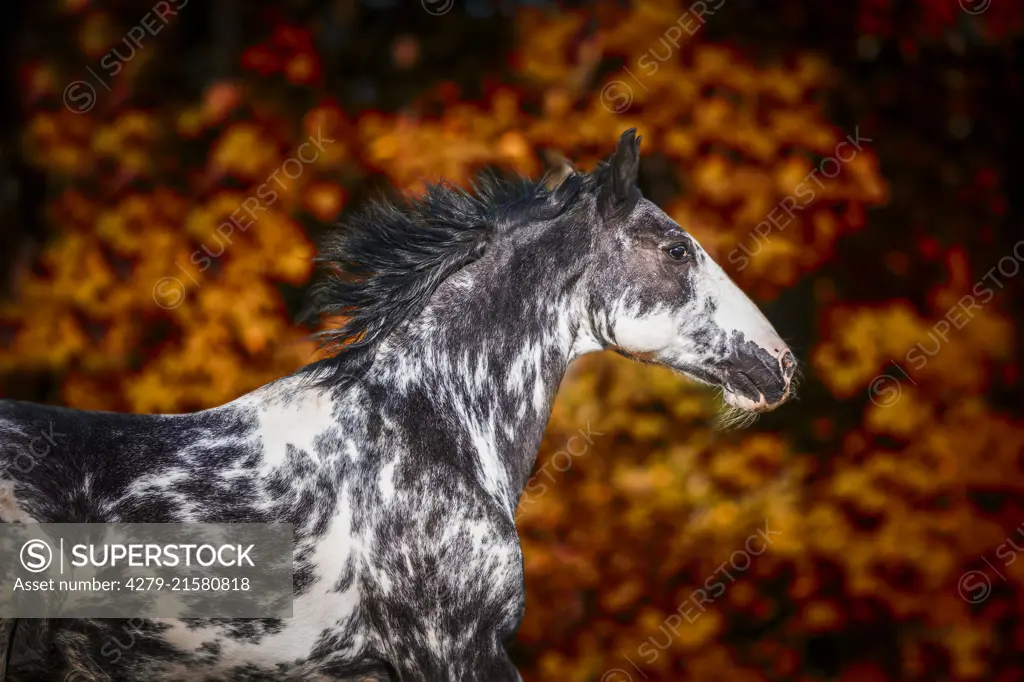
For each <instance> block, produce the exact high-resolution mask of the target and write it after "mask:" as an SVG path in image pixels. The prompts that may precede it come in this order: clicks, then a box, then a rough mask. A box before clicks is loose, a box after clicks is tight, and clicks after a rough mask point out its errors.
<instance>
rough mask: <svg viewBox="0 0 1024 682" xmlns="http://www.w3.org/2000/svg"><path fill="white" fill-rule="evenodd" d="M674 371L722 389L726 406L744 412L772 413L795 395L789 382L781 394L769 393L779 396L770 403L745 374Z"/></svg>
mask: <svg viewBox="0 0 1024 682" xmlns="http://www.w3.org/2000/svg"><path fill="white" fill-rule="evenodd" d="M673 369H674V370H675V371H677V372H679V373H680V374H683V375H685V376H687V377H689V378H690V379H694V380H695V381H698V382H700V383H702V384H707V385H709V386H714V387H715V388H719V389H721V391H722V399H723V400H724V401H725V404H726V405H728V406H729V407H733V408H736V409H738V410H742V411H744V412H771V411H772V410H774V409H775V408H777V407H779V406H780V405H782V404H783V403H785V402H786V401H787V400H789V399H790V397H792V394H793V388H792V385H791V384H790V382H789V381H788V380H787V381H786V385H785V388H784V389H783V390H782V391H781V392H777V391H768V392H769V393H772V394H774V395H778V396H779V397H778V399H777V400H774V401H769V399H768V397H767V396H766V395H765V391H763V390H761V388H760V387H759V386H758V384H757V382H755V381H754V380H753V379H752V378H751V377H750V376H749V375H748V374H745V373H743V372H733V373H731V374H729V375H728V376H727V375H726V374H725V372H716V371H714V370H709V369H706V368H703V367H695V366H692V365H688V366H684V367H673Z"/></svg>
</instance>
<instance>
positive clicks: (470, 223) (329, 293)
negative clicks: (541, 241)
mask: <svg viewBox="0 0 1024 682" xmlns="http://www.w3.org/2000/svg"><path fill="white" fill-rule="evenodd" d="M603 176H604V169H603V168H599V169H598V170H597V171H595V172H594V173H590V174H586V173H571V174H570V175H568V176H567V177H566V178H565V179H564V180H563V181H562V182H561V183H560V184H559V185H558V186H557V187H555V188H553V189H550V188H548V187H547V186H546V184H545V178H542V179H540V180H531V179H528V178H523V177H509V176H503V175H499V174H496V173H483V174H480V175H478V176H477V177H476V178H475V180H474V181H473V182H472V183H471V185H470V189H468V190H467V189H463V188H461V187H456V186H452V185H449V184H447V183H445V182H441V183H437V184H431V185H428V186H427V189H426V192H425V193H424V194H423V195H422V196H419V197H409V196H400V197H396V198H394V199H391V200H381V201H375V202H372V203H371V204H369V206H367V207H366V208H364V209H362V210H361V211H359V212H358V213H356V214H354V215H353V216H352V217H350V218H348V219H347V220H345V221H343V222H342V224H340V225H339V226H338V227H337V228H335V229H334V230H332V231H331V232H330V233H329V234H328V235H327V236H326V237H325V238H324V240H323V243H322V244H321V247H320V250H319V252H320V255H319V256H318V257H317V258H316V263H317V264H318V267H319V269H320V270H321V271H322V275H321V278H320V280H319V281H318V282H317V283H316V284H314V285H313V287H312V289H311V292H310V295H311V299H312V305H311V309H310V311H309V312H308V313H307V314H306V315H305V319H307V320H309V319H315V318H321V317H332V316H339V317H343V318H345V320H344V322H343V323H342V324H341V325H340V326H337V327H334V328H331V329H327V330H324V331H321V332H319V333H318V334H317V335H316V336H317V338H319V339H320V340H321V342H322V347H326V348H328V349H329V350H330V351H331V352H332V355H333V356H332V357H330V358H327V359H326V360H322V361H320V362H317V363H314V364H312V365H309V366H308V367H307V368H305V371H306V374H307V376H308V377H310V378H311V379H312V381H313V382H314V383H315V384H317V385H321V386H327V385H330V386H337V385H338V384H340V383H341V384H343V383H346V382H345V379H346V378H352V377H355V376H359V375H361V374H362V373H363V372H365V371H367V370H368V369H369V364H370V362H371V358H372V357H373V351H374V349H375V347H376V346H377V344H379V342H381V341H382V340H383V339H385V338H386V337H387V336H389V335H390V334H391V333H392V332H393V331H394V330H395V329H396V328H398V327H399V326H400V325H401V324H403V323H404V322H406V321H408V320H410V319H413V318H415V317H416V316H417V315H418V314H419V313H420V312H421V311H422V310H423V308H424V307H425V306H426V305H427V302H428V301H429V300H430V297H431V295H432V294H433V293H434V291H435V290H436V289H437V287H438V286H440V284H441V283H442V282H444V281H445V280H446V279H447V278H448V277H450V276H451V275H453V274H454V273H455V272H457V271H458V270H460V269H461V268H463V267H465V266H467V265H469V264H470V263H472V262H474V261H476V260H478V259H479V258H480V257H481V256H483V254H484V253H485V251H486V249H487V245H488V243H489V242H490V240H491V238H492V237H493V236H494V235H496V234H499V233H501V232H502V231H504V230H508V229H512V228H514V227H515V226H516V225H520V224H523V223H525V222H535V221H544V220H551V219H553V218H556V217H558V216H559V215H561V214H562V213H563V212H564V211H565V210H566V209H567V208H568V207H569V206H570V205H571V204H572V203H573V202H574V201H575V200H576V199H577V198H578V197H579V195H580V193H581V192H582V191H586V190H590V189H592V188H593V187H595V185H596V184H597V183H599V182H600V178H601V177H603Z"/></svg>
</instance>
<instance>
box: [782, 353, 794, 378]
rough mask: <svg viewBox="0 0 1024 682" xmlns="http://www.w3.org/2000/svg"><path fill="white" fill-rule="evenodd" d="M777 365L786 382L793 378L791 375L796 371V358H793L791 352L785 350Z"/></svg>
mask: <svg viewBox="0 0 1024 682" xmlns="http://www.w3.org/2000/svg"><path fill="white" fill-rule="evenodd" d="M779 365H781V366H782V375H783V376H784V377H786V381H789V380H790V379H792V378H793V373H794V372H795V371H796V358H795V357H793V352H792V351H791V350H788V349H787V350H786V352H785V353H783V354H782V356H781V357H780V358H779Z"/></svg>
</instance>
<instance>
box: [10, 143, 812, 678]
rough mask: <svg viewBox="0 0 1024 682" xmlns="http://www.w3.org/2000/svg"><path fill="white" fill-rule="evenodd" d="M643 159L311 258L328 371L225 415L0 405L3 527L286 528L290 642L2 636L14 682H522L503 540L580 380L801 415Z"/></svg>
mask: <svg viewBox="0 0 1024 682" xmlns="http://www.w3.org/2000/svg"><path fill="white" fill-rule="evenodd" d="M638 149H639V139H637V138H635V135H634V133H633V131H627V133H626V134H624V135H623V137H622V139H621V140H620V142H619V146H618V148H617V150H616V152H615V154H614V155H613V157H612V159H611V161H610V162H609V163H608V164H603V165H601V166H600V167H599V168H598V169H597V170H596V171H594V172H593V173H590V174H583V173H572V174H570V175H569V176H568V177H567V178H566V179H565V180H563V181H562V182H561V184H560V185H559V186H558V187H557V188H555V189H552V190H548V189H545V188H544V185H543V184H542V183H534V182H528V181H504V180H493V179H492V180H483V181H481V185H480V186H478V187H476V188H475V189H474V191H473V192H466V191H462V190H457V189H453V188H449V187H445V186H438V187H435V188H433V189H432V190H431V191H430V192H428V194H427V196H426V197H424V198H422V199H418V200H415V201H407V202H396V203H393V204H379V205H374V206H373V207H371V208H370V210H368V211H366V212H364V213H363V214H362V215H360V216H358V217H356V218H355V219H354V220H352V221H351V222H350V224H348V225H346V226H345V227H343V228H340V229H339V230H338V231H337V233H336V235H335V236H334V237H332V240H333V241H330V242H329V243H328V244H327V245H326V247H325V249H324V250H323V251H322V258H321V260H323V261H324V263H325V265H326V269H327V277H326V278H325V280H324V281H323V283H322V284H321V285H319V286H318V288H317V289H316V290H315V292H314V293H315V296H316V299H317V300H318V301H319V309H320V312H323V313H331V314H339V313H340V314H344V315H347V316H349V317H348V321H347V323H346V324H345V326H343V327H342V328H340V329H337V330H334V331H333V332H331V333H330V334H329V337H330V338H329V339H328V340H334V341H338V342H340V344H339V353H338V355H337V357H335V358H333V359H331V360H327V361H324V362H322V363H319V364H316V365H312V366H310V367H307V368H305V369H304V370H302V371H300V372H298V373H296V374H295V375H293V376H289V377H285V378H283V379H280V380H279V381H276V382H274V383H271V384H268V385H266V386H264V387H262V388H260V389H258V390H256V391H254V392H252V393H250V394H248V395H245V396H242V397H241V398H239V399H237V400H235V401H233V402H231V403H229V404H227V405H224V406H221V407H217V408H214V409H210V410H205V411H203V412H198V413H194V414H182V415H132V414H113V413H95V412H81V411H76V410H70V409H63V408H57V407H45V406H41V405H34V404H28V403H19V402H10V401H3V402H0V445H2V447H0V521H4V522H20V523H35V522H177V521H197V522H199V521H201V522H290V523H293V524H294V525H295V529H296V530H295V548H294V570H295V594H294V596H295V601H294V617H293V618H292V619H288V620H220V621H215V620H206V621H184V620H146V621H142V620H139V621H134V622H131V623H125V622H109V621H97V620H75V621H44V620H21V621H18V623H17V626H16V627H14V628H12V627H11V626H12V623H11V622H10V621H7V622H5V623H4V624H3V625H0V637H2V636H3V634H4V632H5V629H6V633H7V634H8V635H9V634H10V632H11V630H12V629H13V636H12V637H11V638H10V639H11V641H10V643H9V649H8V652H9V658H10V660H9V661H8V680H10V682H21V681H25V680H39V679H48V680H58V679H61V678H62V676H65V675H67V676H68V677H67V678H66V679H67V680H68V682H71V680H76V681H79V682H87V681H91V680H108V679H113V680H145V681H146V682H162V681H165V680H196V681H197V682H198V681H201V680H205V681H209V682H213V681H215V680H224V681H229V680H230V681H236V680H237V681H244V680H249V681H255V680H268V681H269V680H274V681H276V680H284V679H288V680H361V679H380V680H403V681H404V680H485V681H489V682H490V681H493V682H500V681H502V680H508V681H512V680H517V679H519V675H518V673H517V671H516V669H515V668H514V666H513V665H512V663H511V662H510V661H509V659H508V657H507V655H506V653H505V644H506V643H507V642H508V641H509V640H510V639H511V638H512V637H513V636H514V635H515V632H516V628H517V626H518V624H519V622H520V620H521V618H522V616H523V608H524V597H525V595H524V587H523V560H522V553H521V550H520V547H519V540H518V537H517V534H516V528H515V524H514V515H515V510H516V506H517V503H518V500H519V496H520V494H521V492H522V490H523V487H524V486H525V484H526V482H527V479H528V477H529V475H530V472H531V468H532V467H533V464H534V458H535V456H536V452H537V449H538V447H539V445H540V442H541V438H542V436H543V434H544V429H545V425H546V423H547V421H548V416H549V412H550V410H551V406H552V402H553V400H554V397H555V393H556V391H557V389H558V385H559V382H560V380H561V378H562V376H563V374H564V372H565V370H566V368H567V366H568V365H569V363H570V362H572V360H573V359H574V358H577V357H579V356H580V355H582V354H584V353H588V352H591V351H597V350H601V349H606V348H610V349H615V350H618V351H620V352H623V353H627V354H630V355H636V356H642V357H643V358H644V359H645V360H648V361H654V362H658V363H661V364H665V365H667V366H670V367H672V368H675V369H677V370H679V371H682V372H685V373H686V374H688V375H690V376H692V377H695V378H697V379H698V380H701V381H704V382H707V383H710V384H713V385H715V386H719V387H721V389H722V391H723V395H724V398H725V400H726V402H727V403H729V404H730V405H732V406H733V407H734V408H736V409H740V410H744V411H751V412H756V411H760V410H766V409H771V408H773V407H775V406H777V405H778V404H780V403H781V402H783V401H784V400H785V399H786V398H787V397H788V394H789V392H790V380H791V377H792V374H793V371H794V364H795V363H794V361H793V358H792V354H791V353H790V352H789V351H788V349H787V348H786V346H785V344H784V343H783V342H782V341H781V339H780V338H779V336H778V335H777V334H776V333H775V331H774V330H773V329H772V327H771V325H770V324H769V323H768V322H767V321H766V320H765V318H764V317H763V316H762V315H761V313H760V312H759V311H758V310H757V308H756V307H755V306H754V305H753V304H752V303H751V302H750V301H749V300H748V299H747V298H746V297H745V296H744V295H743V293H742V292H741V291H740V290H739V289H738V288H737V287H736V286H735V285H734V284H733V283H732V282H731V281H730V280H729V278H728V277H727V276H726V275H725V274H724V273H723V271H722V270H721V269H720V268H719V267H718V266H717V265H716V264H715V263H714V262H713V261H712V260H711V258H710V257H708V256H707V254H706V253H705V252H704V251H703V250H702V249H701V248H700V246H699V245H698V244H697V243H696V242H695V241H694V240H693V239H692V238H691V237H690V236H688V235H687V234H686V233H685V232H684V231H683V230H682V229H681V228H680V227H679V226H678V225H677V224H676V223H675V222H674V221H672V220H671V219H670V218H669V217H668V216H666V215H665V214H664V213H663V212H662V211H661V210H660V209H658V208H657V207H656V206H655V205H653V204H651V203H650V202H649V201H647V200H645V199H643V198H642V196H641V195H640V193H639V191H638V190H637V189H636V186H635V185H636V175H637V166H638ZM43 434H46V437H45V439H44V441H39V440H38V439H39V438H40V437H41V436H43ZM32 443H36V447H35V450H37V451H38V450H39V449H40V447H39V446H41V444H42V443H46V444H47V445H48V448H49V449H48V451H47V454H46V456H45V457H36V458H34V459H33V460H32V461H33V464H32V466H29V467H26V466H23V465H18V464H17V463H16V462H15V459H16V458H17V456H18V454H23V453H24V452H26V451H28V449H30V448H32V447H33V446H32ZM19 461H20V462H22V463H24V462H26V461H27V460H25V459H24V458H22V459H21V460H19ZM111 638H114V639H115V641H116V642H117V644H118V645H117V646H114V647H111ZM129 640H130V642H129ZM129 644H130V645H129ZM2 651H3V645H2V640H0V652H2ZM115 653H116V656H115V655H114V654H115ZM2 669H3V668H2V666H0V671H2ZM0 674H2V673H0Z"/></svg>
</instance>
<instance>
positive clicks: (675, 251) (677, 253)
mask: <svg viewBox="0 0 1024 682" xmlns="http://www.w3.org/2000/svg"><path fill="white" fill-rule="evenodd" d="M666 250H667V251H668V255H669V257H670V258H672V259H674V260H684V259H685V258H686V257H687V256H689V255H690V249H688V248H686V244H673V245H672V246H670V247H668V249H666Z"/></svg>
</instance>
